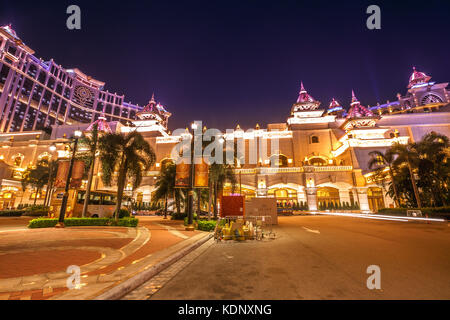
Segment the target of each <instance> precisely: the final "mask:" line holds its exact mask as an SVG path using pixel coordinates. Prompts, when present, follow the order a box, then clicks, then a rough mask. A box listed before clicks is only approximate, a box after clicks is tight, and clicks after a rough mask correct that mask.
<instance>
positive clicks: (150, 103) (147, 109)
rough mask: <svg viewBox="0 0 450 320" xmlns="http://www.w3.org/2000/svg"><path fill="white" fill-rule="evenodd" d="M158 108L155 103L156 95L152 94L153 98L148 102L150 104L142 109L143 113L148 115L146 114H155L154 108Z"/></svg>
mask: <svg viewBox="0 0 450 320" xmlns="http://www.w3.org/2000/svg"><path fill="white" fill-rule="evenodd" d="M155 106H156V101H155V93H153V94H152V98H151V99H150V101H149V102H148V104H147V105H146V106H145V107H144V109H142V111H141V112H142V113H146V112H153V111H154V110H153V108H154V107H155Z"/></svg>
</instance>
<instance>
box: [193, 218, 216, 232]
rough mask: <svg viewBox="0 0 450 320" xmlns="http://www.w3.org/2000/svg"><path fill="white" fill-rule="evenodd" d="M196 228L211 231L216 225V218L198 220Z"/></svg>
mask: <svg viewBox="0 0 450 320" xmlns="http://www.w3.org/2000/svg"><path fill="white" fill-rule="evenodd" d="M197 223H198V230H202V231H213V230H214V228H215V227H216V223H217V221H216V220H198V221H197Z"/></svg>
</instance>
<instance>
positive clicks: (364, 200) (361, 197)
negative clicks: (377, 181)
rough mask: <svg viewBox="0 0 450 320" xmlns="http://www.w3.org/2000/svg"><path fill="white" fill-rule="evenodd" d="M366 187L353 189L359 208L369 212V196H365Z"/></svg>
mask: <svg viewBox="0 0 450 320" xmlns="http://www.w3.org/2000/svg"><path fill="white" fill-rule="evenodd" d="M367 189H368V188H367V187H355V188H354V191H355V193H356V195H357V200H358V203H359V208H360V209H361V212H362V213H369V212H370V207H369V198H368V197H367Z"/></svg>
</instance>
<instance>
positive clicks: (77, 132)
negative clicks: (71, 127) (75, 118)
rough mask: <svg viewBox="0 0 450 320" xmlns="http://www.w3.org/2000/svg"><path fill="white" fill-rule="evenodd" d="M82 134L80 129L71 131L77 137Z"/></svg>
mask: <svg viewBox="0 0 450 320" xmlns="http://www.w3.org/2000/svg"><path fill="white" fill-rule="evenodd" d="M82 134H83V132H81V131H80V130H75V132H74V133H73V135H74V136H75V137H77V138H79V137H81V135H82Z"/></svg>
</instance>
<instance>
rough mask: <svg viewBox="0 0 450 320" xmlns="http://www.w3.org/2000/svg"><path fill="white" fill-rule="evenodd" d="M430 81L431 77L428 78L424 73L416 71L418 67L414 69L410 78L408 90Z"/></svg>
mask: <svg viewBox="0 0 450 320" xmlns="http://www.w3.org/2000/svg"><path fill="white" fill-rule="evenodd" d="M430 79H431V77H430V76H427V75H426V74H425V73H424V72H419V71H416V67H413V73H412V74H411V77H409V84H408V88H411V87H413V86H415V85H416V84H420V83H427V82H428V81H430Z"/></svg>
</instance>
